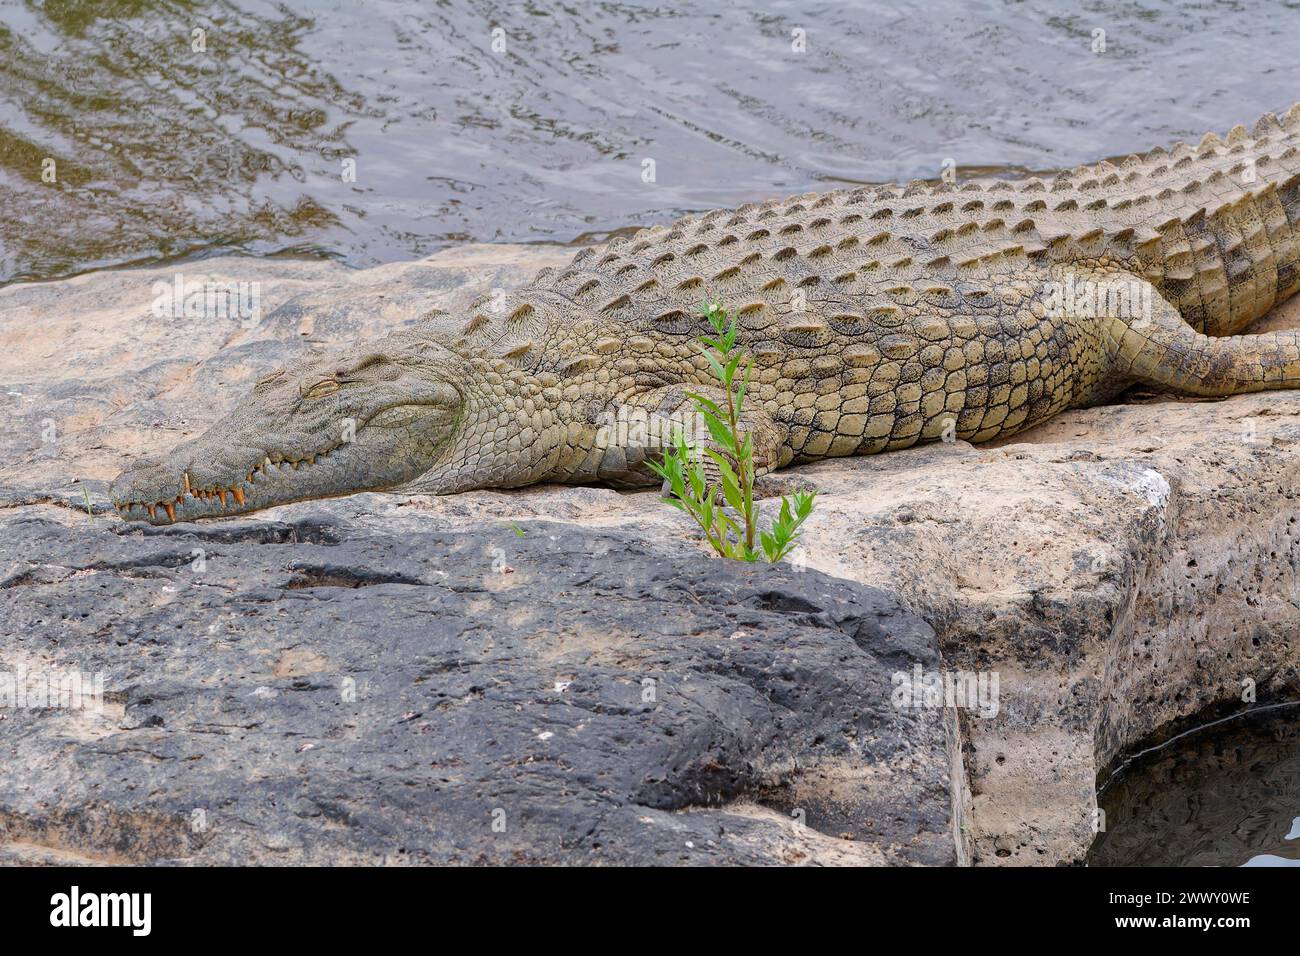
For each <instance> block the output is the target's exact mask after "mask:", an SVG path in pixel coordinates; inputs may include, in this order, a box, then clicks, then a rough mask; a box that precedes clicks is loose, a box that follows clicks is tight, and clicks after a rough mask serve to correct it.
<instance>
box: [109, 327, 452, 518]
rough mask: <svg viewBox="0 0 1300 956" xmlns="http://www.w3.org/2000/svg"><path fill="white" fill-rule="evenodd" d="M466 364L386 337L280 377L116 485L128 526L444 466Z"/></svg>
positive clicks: (410, 340) (356, 488)
mask: <svg viewBox="0 0 1300 956" xmlns="http://www.w3.org/2000/svg"><path fill="white" fill-rule="evenodd" d="M468 377H469V376H468V370H467V368H466V367H465V364H464V362H463V361H462V360H461V359H460V358H459V357H458V356H456V355H455V354H454V353H452V352H451V351H449V350H447V349H445V348H442V347H441V346H439V345H436V344H434V343H432V342H430V341H427V340H424V339H417V338H416V337H414V336H404V335H402V334H401V333H399V334H397V335H394V336H389V337H388V338H387V339H382V340H380V341H379V342H376V343H371V344H370V345H369V346H366V347H361V348H357V349H352V350H349V351H347V352H343V353H341V354H336V355H334V356H331V357H329V358H323V359H322V358H314V359H311V360H308V361H305V362H303V363H301V364H299V365H298V366H296V367H286V368H281V369H278V370H276V371H274V372H272V373H271V374H270V375H268V376H267V377H265V378H264V379H262V380H261V381H260V382H258V383H257V385H256V386H255V387H254V388H253V391H252V393H251V394H250V395H248V396H246V397H245V398H244V399H243V400H242V401H241V402H240V404H239V405H238V406H237V407H236V408H235V410H234V411H232V412H231V413H230V414H228V415H226V416H225V417H224V418H222V419H220V420H219V421H218V422H216V423H215V424H214V425H213V426H212V427H211V428H209V429H208V430H207V431H206V432H205V433H204V434H202V435H200V436H199V437H198V438H195V439H193V440H191V441H187V442H185V443H183V444H181V445H179V446H178V447H177V448H175V449H174V450H173V451H172V452H171V453H170V454H169V455H167V456H166V457H164V458H162V459H161V460H151V459H142V460H140V461H137V462H136V463H135V464H133V465H132V466H131V467H130V468H128V469H127V470H126V471H125V472H123V473H122V474H121V475H119V476H118V477H117V479H116V480H114V482H113V484H112V486H111V487H110V489H109V494H110V496H111V497H112V499H113V503H114V504H115V505H116V506H117V509H118V513H119V514H120V515H121V516H122V517H123V518H126V519H127V520H131V521H148V522H151V523H153V524H170V523H171V522H173V521H192V520H194V519H197V518H219V517H227V516H230V515H238V514H245V513H247V512H250V511H257V510H259V509H261V508H269V507H272V506H273V505H281V504H287V503H289V502H293V501H303V500H305V499H309V498H330V497H336V496H338V495H348V494H354V493H356V492H360V491H391V490H398V489H400V488H401V487H402V486H403V485H406V484H407V483H409V482H411V481H413V480H414V479H416V478H418V477H420V476H421V475H425V474H427V473H428V472H430V471H431V470H433V469H436V467H437V466H438V464H439V462H440V461H441V459H442V458H443V457H445V456H446V455H447V453H448V449H449V447H450V446H451V445H452V444H453V441H454V438H455V436H456V434H457V432H458V430H459V428H460V423H461V420H462V418H463V414H464V408H465V398H464V396H463V395H462V388H463V383H465V382H466V381H467V379H468Z"/></svg>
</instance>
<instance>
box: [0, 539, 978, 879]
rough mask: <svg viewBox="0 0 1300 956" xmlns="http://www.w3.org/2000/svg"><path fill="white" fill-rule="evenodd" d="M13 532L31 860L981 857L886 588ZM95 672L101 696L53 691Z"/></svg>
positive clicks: (13, 750)
mask: <svg viewBox="0 0 1300 956" xmlns="http://www.w3.org/2000/svg"><path fill="white" fill-rule="evenodd" d="M3 529H4V539H3V540H4V544H3V546H2V547H0V562H3V563H4V565H5V566H6V567H7V571H6V573H5V575H4V577H3V579H2V580H0V614H2V615H3V619H4V621H5V622H6V634H5V645H4V649H3V659H4V662H5V664H6V665H7V668H6V669H7V670H9V671H10V672H11V673H17V671H18V668H19V667H20V666H21V667H24V668H25V670H26V671H27V673H28V674H30V675H39V676H40V684H39V687H38V685H37V683H35V682H34V681H32V679H31V678H29V679H28V682H27V684H26V685H25V686H26V687H27V693H29V694H32V695H33V697H32V698H31V699H30V700H28V701H27V703H28V706H26V707H15V708H10V709H8V710H6V712H5V716H6V719H5V720H4V721H3V723H2V724H0V734H3V736H2V737H0V748H2V749H3V758H4V759H3V766H4V769H3V770H2V771H0V839H3V840H5V841H6V842H8V843H9V844H11V845H12V846H14V847H18V848H21V850H22V853H23V855H24V856H25V858H26V859H28V860H31V859H40V858H41V857H40V856H39V855H38V854H40V853H46V854H49V853H61V854H65V855H66V854H71V855H73V857H74V858H77V859H82V860H86V861H107V862H122V863H161V862H168V863H177V862H181V863H202V864H213V863H220V864H233V863H240V862H248V861H258V862H266V863H314V864H323V863H347V862H358V863H361V862H365V863H403V862H405V863H475V864H480V863H638V864H659V863H673V864H678V863H683V864H697V863H729V864H731V863H827V862H834V863H842V862H853V863H872V864H880V863H930V864H934V863H953V862H956V861H957V850H956V847H957V844H956V843H955V842H954V836H953V832H952V821H951V819H950V816H949V807H950V800H951V789H952V784H951V780H950V778H949V769H950V760H951V759H952V747H951V744H952V743H953V742H954V741H955V736H954V728H953V727H952V726H951V724H949V726H947V727H945V716H946V714H950V712H946V711H945V710H943V709H933V708H931V709H927V708H911V709H899V708H895V707H893V706H892V705H891V700H890V698H891V675H892V674H894V673H896V672H899V671H905V670H907V669H908V668H911V667H912V666H913V662H916V661H920V662H922V663H923V664H924V665H925V666H927V667H937V666H938V663H939V654H938V648H937V642H936V640H935V637H934V632H933V631H932V630H931V629H930V628H929V627H928V626H927V625H926V624H925V623H924V622H923V621H921V620H920V619H919V618H918V617H916V616H915V615H913V614H911V613H909V612H906V611H903V610H902V609H900V608H899V607H898V605H897V603H896V602H895V601H894V600H893V598H892V597H890V596H889V595H886V594H884V593H883V592H880V591H877V590H874V589H871V588H867V587H864V586H862V585H859V584H854V583H852V582H847V581H839V580H836V579H834V578H831V577H828V576H826V575H824V574H821V573H819V572H816V571H807V572H803V573H800V572H798V571H797V570H795V569H792V568H790V567H788V566H781V567H776V568H768V567H761V566H745V565H741V564H737V563H733V562H727V563H720V562H716V561H712V560H710V559H708V558H706V557H704V556H702V555H700V554H698V553H696V552H694V551H693V550H683V549H662V548H656V547H654V546H652V545H650V544H648V543H647V542H644V541H638V540H636V539H634V538H630V537H628V536H626V535H620V534H617V533H612V532H604V531H589V530H585V529H583V528H580V527H577V526H574V525H567V524H558V523H542V522H530V523H528V524H526V525H514V526H513V527H504V526H497V527H491V526H488V527H485V528H483V529H481V530H480V531H478V532H474V533H470V532H436V531H423V532H415V533H403V534H400V535H398V534H382V533H372V532H366V531H362V530H359V529H356V528H354V527H349V526H346V525H343V524H340V523H338V522H335V521H333V520H332V519H329V518H327V517H317V518H313V517H312V516H311V515H310V514H307V515H304V516H303V517H302V518H301V519H300V520H298V521H297V522H294V523H283V522H267V521H244V522H223V523H219V524H209V525H197V526H189V527H185V526H179V527H175V528H168V529H165V530H164V531H163V532H162V533H158V532H156V531H153V530H152V529H148V530H145V529H141V528H139V527H136V528H129V529H125V528H123V526H122V525H120V524H119V523H118V522H116V521H113V522H108V521H104V520H100V521H98V522H95V523H94V524H82V525H78V526H70V525H68V524H65V523H62V522H59V521H54V520H50V519H49V518H44V517H40V516H37V515H30V516H27V517H10V518H8V519H7V520H6V521H5V522H4V525H3ZM72 672H77V673H80V674H84V675H86V676H85V679H84V686H85V688H86V690H87V692H89V690H90V688H92V687H93V686H94V681H95V679H96V676H98V678H99V680H100V681H101V686H102V687H103V689H104V694H103V700H102V703H101V702H99V701H93V702H92V701H90V700H87V701H85V706H83V707H82V708H79V709H78V708H73V707H70V706H42V704H59V703H63V704H68V703H70V702H71V698H70V696H69V697H68V698H67V699H66V700H64V701H62V702H60V701H58V700H57V699H51V697H52V695H50V693H49V692H48V690H46V687H47V682H48V679H49V675H64V674H69V673H72ZM59 686H60V687H62V688H67V690H66V691H64V692H65V693H68V694H69V695H70V693H71V690H70V688H71V686H72V685H71V683H70V681H69V682H68V683H66V684H63V685H59ZM39 694H45V695H46V697H45V699H44V700H42V699H40V697H39V696H36V695H39Z"/></svg>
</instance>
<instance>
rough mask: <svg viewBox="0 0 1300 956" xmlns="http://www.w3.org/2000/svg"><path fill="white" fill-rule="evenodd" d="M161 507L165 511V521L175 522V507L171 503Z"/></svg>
mask: <svg viewBox="0 0 1300 956" xmlns="http://www.w3.org/2000/svg"><path fill="white" fill-rule="evenodd" d="M163 507H164V508H165V509H166V510H167V520H168V521H175V520H176V506H175V505H174V504H172V503H171V502H168V503H167V504H165V505H163Z"/></svg>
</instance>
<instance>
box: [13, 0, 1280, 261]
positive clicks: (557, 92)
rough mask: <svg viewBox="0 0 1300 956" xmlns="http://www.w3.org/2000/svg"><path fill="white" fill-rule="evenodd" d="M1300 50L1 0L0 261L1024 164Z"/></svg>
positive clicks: (265, 249) (459, 5)
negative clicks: (45, 176) (46, 173)
mask: <svg viewBox="0 0 1300 956" xmlns="http://www.w3.org/2000/svg"><path fill="white" fill-rule="evenodd" d="M196 30H199V31H203V32H202V34H201V36H200V37H196V35H195V33H194V31H196ZM1099 30H1100V31H1104V49H1102V48H1101V45H1100V44H1099V42H1098V40H1099V38H1100V34H1097V33H1096V32H1095V31H1099ZM200 40H201V43H200V42H199V41H200ZM494 41H495V42H494ZM196 46H202V49H201V50H196V49H195V47H196ZM1297 60H1300V7H1298V5H1297V2H1295V0H1292V2H1266V0H1258V2H1245V0H1241V2H1226V3H1225V2H1210V0H1205V2H1180V3H1174V2H1168V0H1122V2H1121V0H1090V2H1081V3H1073V4H1071V3H1065V2H1062V0H1024V2H1018V0H926V2H925V3H917V4H913V3H902V2H899V3H891V2H871V3H844V2H839V3H825V2H821V3H819V2H811V3H810V2H806V0H804V2H787V0H770V2H764V3H757V4H748V3H738V2H718V0H704V2H693V3H670V2H636V0H627V2H597V3H566V2H543V0H527V2H504V3H489V2H482V0H463V2H451V0H443V2H432V0H418V2H417V0H404V2H385V0H378V2H376V0H365V2H356V0H313V2H310V3H308V2H302V0H288V2H270V0H213V2H161V0H44V2H35V0H27V2H22V0H0V281H4V280H5V279H12V278H14V277H36V278H43V277H51V276H58V275H65V274H69V273H75V272H79V271H84V270H86V269H88V268H92V267H97V266H103V265H112V264H122V263H129V262H135V261H143V260H151V259H157V258H169V257H185V256H192V255H205V254H211V253H213V252H219V251H222V250H228V249H238V250H242V251H247V252H251V253H255V254H262V255H267V254H291V255H331V256H338V257H341V258H342V259H344V260H345V261H347V262H349V263H352V264H355V265H358V266H360V265H367V264H373V263H376V262H381V261H387V260H394V259H405V258H410V257H413V256H419V255H423V254H427V253H429V252H431V251H435V250H437V249H439V248H442V247H444V246H447V245H450V244H455V243H459V242H464V241H467V240H477V241H493V240H509V241H545V242H560V243H569V242H575V241H579V242H580V241H587V240H589V239H591V238H592V237H599V236H602V235H604V234H607V233H608V232H610V231H613V230H618V229H624V228H628V227H630V226H634V225H647V224H650V223H653V222H659V221H664V220H667V219H671V218H673V217H674V216H676V215H679V214H681V213H683V212H687V211H698V210H704V209H710V208H716V207H721V206H734V205H738V204H740V203H743V202H747V201H751V200H756V199H763V198H768V197H770V196H774V195H782V194H790V193H796V192H803V191H807V190H810V189H819V190H820V189H828V188H834V187H835V186H838V185H840V184H842V183H846V182H847V183H857V182H880V181H889V180H907V179H911V178H933V177H936V176H937V175H939V173H940V172H941V170H942V169H943V167H944V164H945V162H946V161H947V162H950V163H951V164H954V165H955V166H956V167H957V168H958V169H959V170H961V171H963V172H973V171H999V170H1018V169H1036V170H1049V169H1054V168H1059V167H1063V166H1069V165H1074V164H1077V163H1080V162H1085V161H1091V160H1096V159H1099V158H1102V157H1106V156H1112V155H1117V154H1125V153H1128V152H1131V151H1133V150H1135V149H1140V148H1147V147H1149V146H1152V145H1155V144H1158V143H1166V142H1169V141H1171V140H1173V139H1176V138H1180V137H1183V138H1191V137H1199V135H1200V134H1201V133H1203V132H1204V131H1205V130H1206V129H1207V128H1211V127H1213V128H1217V129H1218V130H1220V131H1222V130H1226V129H1227V128H1228V127H1230V126H1231V125H1233V124H1234V123H1236V122H1242V121H1244V122H1250V121H1253V120H1254V119H1255V118H1256V117H1257V116H1258V115H1260V114H1261V113H1263V112H1265V111H1267V110H1279V109H1283V108H1285V107H1287V106H1288V105H1290V103H1291V102H1292V101H1293V100H1296V99H1300V84H1297V82H1296V80H1297V75H1298V71H1297ZM50 160H52V161H53V163H54V172H55V176H56V179H55V181H54V182H52V183H51V182H44V181H43V180H42V171H43V170H44V169H45V168H46V166H47V161H50ZM349 160H350V161H353V162H354V163H355V177H356V178H355V181H354V182H353V181H346V180H345V178H344V175H343V174H344V172H345V166H344V162H345V161H349ZM647 160H652V161H653V163H654V166H653V170H654V176H653V180H652V181H648V180H649V177H648V176H647V175H646V172H647V165H646V161H647Z"/></svg>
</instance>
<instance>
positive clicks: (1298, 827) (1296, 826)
mask: <svg viewBox="0 0 1300 956" xmlns="http://www.w3.org/2000/svg"><path fill="white" fill-rule="evenodd" d="M1282 839H1283V840H1300V817H1296V818H1295V819H1294V820H1292V821H1291V832H1290V833H1288V834H1287V835H1286V836H1284V837H1283V838H1282Z"/></svg>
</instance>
